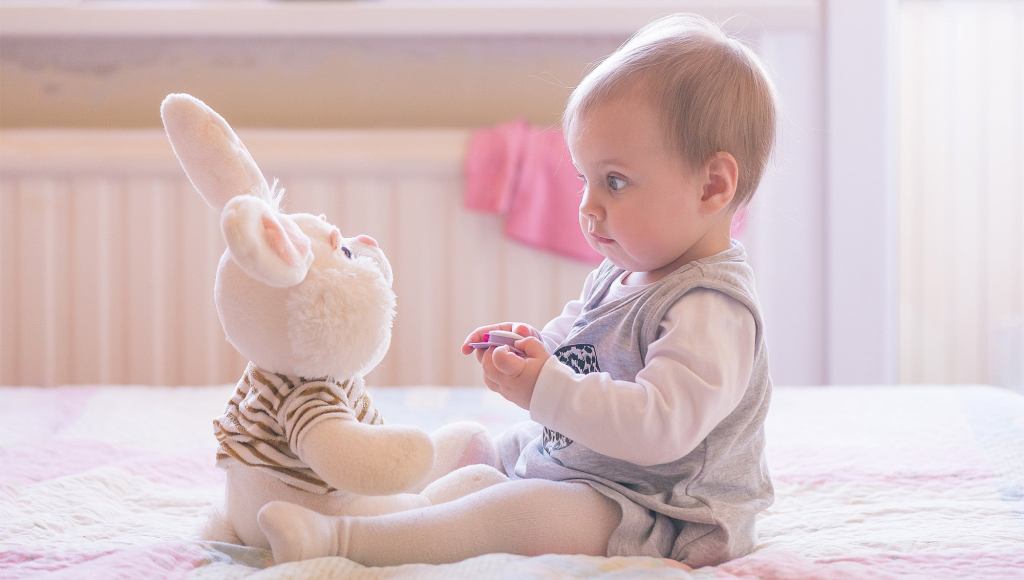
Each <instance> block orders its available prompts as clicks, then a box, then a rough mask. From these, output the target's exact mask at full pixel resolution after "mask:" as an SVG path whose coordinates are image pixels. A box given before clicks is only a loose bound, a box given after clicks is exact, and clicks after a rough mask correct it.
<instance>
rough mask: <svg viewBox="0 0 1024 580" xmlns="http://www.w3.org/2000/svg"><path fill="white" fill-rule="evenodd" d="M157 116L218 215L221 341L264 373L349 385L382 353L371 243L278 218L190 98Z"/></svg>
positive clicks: (226, 140)
mask: <svg viewBox="0 0 1024 580" xmlns="http://www.w3.org/2000/svg"><path fill="white" fill-rule="evenodd" d="M160 115H161V118H162V119H163V121H164V128H165V130H166V131H167V137H168V139H170V142H171V146H172V148H173V149H174V153H175V155H176V156H177V157H178V160H179V161H180V162H181V167H182V169H184V170H185V174H186V175H188V178H189V180H190V181H191V182H192V184H193V185H194V186H195V188H196V191H198V192H199V194H200V195H201V196H202V197H203V199H204V200H206V202H207V203H208V204H209V205H210V207H212V208H213V209H215V210H218V211H220V221H221V232H222V233H223V234H224V240H225V241H226V242H227V245H228V249H227V251H225V252H224V255H223V256H221V259H220V265H219V266H218V268H217V280H216V285H215V287H214V301H215V302H216V304H217V313H218V315H219V316H220V321H221V325H222V326H223V327H224V332H225V334H226V335H227V338H228V340H229V341H230V342H231V344H233V345H234V346H235V348H237V349H238V351H239V352H240V353H242V355H243V356H245V357H246V358H248V359H249V360H251V361H252V362H253V363H255V364H256V365H257V366H259V367H262V368H264V369H266V370H268V371H273V372H278V373H282V374H287V375H298V376H302V377H311V378H312V377H324V376H332V377H335V378H340V379H344V378H348V377H351V376H353V375H356V374H363V373H366V372H369V370H370V369H372V368H373V367H374V366H376V365H377V363H379V362H380V360H381V359H382V358H383V357H384V353H385V352H387V349H388V346H389V344H390V342H391V324H392V321H393V319H394V312H395V295H394V293H393V292H392V291H391V265H390V264H388V261H387V258H385V257H384V253H383V252H382V251H381V250H380V248H378V247H377V244H376V242H374V241H373V239H372V238H368V237H365V236H362V237H360V236H357V237H355V238H345V237H344V236H342V235H341V232H340V231H339V230H338V228H336V227H335V226H333V225H331V224H330V223H328V222H327V218H326V217H323V216H314V215H311V214H285V213H282V212H281V211H280V210H279V202H280V200H281V195H280V194H277V193H275V191H274V190H275V188H272V187H270V186H268V185H267V181H266V179H265V178H264V177H263V174H262V172H261V171H260V169H259V167H257V165H256V162H255V161H254V160H253V159H252V156H251V155H250V154H249V151H248V149H246V147H245V145H243V144H242V142H241V141H240V140H239V139H238V136H237V135H236V134H235V132H234V131H233V130H232V129H231V126H230V125H228V123H227V121H225V120H224V118H223V117H221V116H220V115H218V114H217V112H216V111H214V110H213V109H211V108H210V107H209V106H207V105H206V104H205V103H203V102H202V101H200V100H199V99H196V98H195V97H193V96H191V95H186V94H172V95H168V96H167V97H166V98H165V99H164V101H163V103H162V104H161V106H160Z"/></svg>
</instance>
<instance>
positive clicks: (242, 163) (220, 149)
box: [160, 93, 271, 209]
mask: <svg viewBox="0 0 1024 580" xmlns="http://www.w3.org/2000/svg"><path fill="white" fill-rule="evenodd" d="M160 117H161V118H162V119H163V122H164V130H165V131H166V132H167V137H168V139H170V141H171V147H172V148H173V149H174V154H175V155H177V156H178V161H180V162H181V167H182V169H184V170H185V174H186V175H188V178H189V180H190V181H191V182H192V185H193V186H194V187H195V188H196V191H198V192H199V194H200V195H202V196H203V199H205V200H206V203H208V204H209V205H210V206H211V207H213V208H215V209H221V208H223V207H224V205H225V204H226V203H227V202H228V200H230V199H231V198H233V197H235V196H236V195H242V194H249V195H256V196H259V197H263V198H264V199H267V200H270V199H271V197H270V196H271V193H270V188H268V187H267V180H266V179H264V177H263V174H262V173H261V172H260V168H259V167H257V166H256V162H255V161H253V159H252V156H251V155H249V151H248V150H247V149H246V148H245V145H243V144H242V142H241V141H240V140H239V139H238V136H237V135H235V132H234V131H233V130H231V126H230V125H228V123H227V121H225V120H224V118H223V117H221V116H220V115H218V114H217V112H216V111H214V110H213V109H211V108H210V107H208V106H207V105H206V103H204V102H202V101H200V100H199V99H197V98H195V97H193V96H192V95H186V94H183V93H178V94H171V95H167V97H166V98H165V99H164V102H163V103H162V104H161V105H160Z"/></svg>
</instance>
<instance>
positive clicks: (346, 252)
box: [341, 246, 352, 259]
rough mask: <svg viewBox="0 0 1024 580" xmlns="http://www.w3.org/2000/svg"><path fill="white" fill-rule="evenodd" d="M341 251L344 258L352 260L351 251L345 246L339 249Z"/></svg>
mask: <svg viewBox="0 0 1024 580" xmlns="http://www.w3.org/2000/svg"><path fill="white" fill-rule="evenodd" d="M341 251H342V252H345V257H346V258H349V259H352V250H350V249H348V248H346V247H345V246H342V247H341Z"/></svg>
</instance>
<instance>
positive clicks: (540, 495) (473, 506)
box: [259, 479, 621, 566]
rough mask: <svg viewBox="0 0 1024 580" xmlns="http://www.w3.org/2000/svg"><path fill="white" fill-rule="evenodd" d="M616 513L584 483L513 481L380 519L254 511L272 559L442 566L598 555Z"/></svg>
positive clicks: (293, 508) (287, 508) (278, 506)
mask: <svg viewBox="0 0 1024 580" xmlns="http://www.w3.org/2000/svg"><path fill="white" fill-rule="evenodd" d="M620 518H621V510H620V509H619V507H618V504H616V503H615V502H614V501H613V500H610V499H608V498H606V497H605V496H604V495H602V494H601V493H599V492H597V491H594V489H593V488H591V487H590V486H589V485H587V484H584V483H568V482H555V481H548V480H542V479H520V480H513V481H508V482H505V483H499V484H497V485H493V486H491V487H488V488H485V489H483V490H480V491H477V492H475V493H472V494H469V495H467V496H464V497H461V498H459V499H456V500H452V501H450V502H447V503H442V504H438V505H432V506H428V507H424V508H419V509H413V510H410V511H405V512H399V513H393V514H387V515H381V516H366V517H353V516H325V515H321V514H319V513H317V512H314V511H311V510H308V509H305V508H302V507H299V506H297V505H294V504H289V503H285V502H272V503H270V504H267V505H266V506H265V507H264V508H263V510H262V511H260V514H259V523H260V527H262V528H263V531H264V532H265V533H266V535H267V539H268V540H269V541H270V545H271V548H272V549H273V552H274V559H275V560H276V561H277V562H278V563H282V562H289V561H294V560H303V559H308V558H317V557H321V556H344V557H346V558H349V559H351V560H354V561H356V562H359V563H361V564H365V565H368V566H391V565H399V564H407V563H427V564H442V563H448V562H457V561H459V560H464V559H466V558H471V557H473V556H479V555H482V554H488V553H496V552H503V553H509V554H520V555H524V556H535V555H539V554H588V555H593V556H603V555H605V553H606V550H607V547H608V538H609V536H610V535H611V532H612V531H613V530H614V529H615V527H616V526H617V525H618V523H619V519H620Z"/></svg>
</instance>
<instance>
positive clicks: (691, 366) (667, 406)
mask: <svg viewBox="0 0 1024 580" xmlns="http://www.w3.org/2000/svg"><path fill="white" fill-rule="evenodd" d="M754 332H755V325H754V319H753V316H752V315H751V314H750V311H749V310H747V308H746V307H744V306H743V305H742V304H741V303H739V302H737V301H736V300H733V299H732V298H729V297H728V296H726V295H725V294H722V293H719V292H715V291H712V290H695V291H693V292H690V293H688V294H687V295H686V296H684V297H683V298H682V299H681V300H679V302H677V303H676V304H675V305H674V306H673V307H672V308H671V309H670V310H669V312H668V314H667V315H666V317H665V319H664V320H663V321H662V323H661V326H660V335H659V338H658V339H657V340H655V341H654V342H653V343H651V345H650V346H649V348H648V352H647V360H646V361H645V366H644V368H643V369H641V370H640V372H639V373H637V375H636V380H635V381H617V380H614V379H612V378H611V375H609V374H608V373H591V374H587V375H579V374H575V373H574V372H573V371H572V370H571V369H570V368H569V367H567V366H565V365H563V364H556V363H555V362H551V361H549V363H548V364H546V365H545V366H544V367H543V368H542V369H541V372H540V375H539V377H538V380H537V384H536V387H535V389H534V391H533V397H532V399H531V401H530V416H531V418H533V419H534V420H535V421H537V422H538V423H541V424H542V425H545V426H547V427H549V428H551V429H554V430H556V431H559V432H560V433H562V434H563V435H565V436H566V437H569V438H570V439H573V440H575V441H579V442H580V443H581V444H583V445H586V446H587V447H589V448H591V449H593V450H594V451H597V452H599V453H602V454H604V455H608V456H609V457H614V458H617V459H622V460H625V461H630V462H632V463H636V464H639V465H657V464H660V463H666V462H668V461H673V460H675V459H678V458H680V457H683V456H684V455H686V454H687V453H689V452H690V451H692V450H693V449H694V448H695V447H696V446H697V445H698V444H699V443H700V442H701V441H702V440H703V439H704V438H705V437H706V436H707V434H708V433H709V432H710V431H711V430H712V429H713V428H714V427H715V426H716V425H717V424H718V423H719V422H720V421H721V420H722V419H724V418H725V417H726V416H727V415H728V414H729V413H731V412H732V410H733V409H735V407H736V405H737V404H738V403H739V401H740V399H741V398H742V397H743V394H744V393H745V391H746V387H747V383H748V382H749V380H750V373H751V372H752V368H753V357H754Z"/></svg>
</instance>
